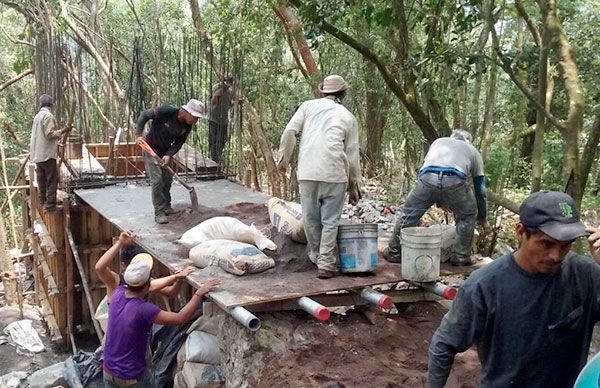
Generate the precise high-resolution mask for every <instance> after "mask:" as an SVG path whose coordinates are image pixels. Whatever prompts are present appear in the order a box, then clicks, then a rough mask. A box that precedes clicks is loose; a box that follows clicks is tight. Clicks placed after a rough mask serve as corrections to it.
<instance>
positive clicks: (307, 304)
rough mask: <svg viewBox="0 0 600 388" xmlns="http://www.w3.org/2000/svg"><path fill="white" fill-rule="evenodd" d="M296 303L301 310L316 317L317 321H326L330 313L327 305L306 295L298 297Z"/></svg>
mask: <svg viewBox="0 0 600 388" xmlns="http://www.w3.org/2000/svg"><path fill="white" fill-rule="evenodd" d="M297 303H298V306H300V308H301V309H302V310H304V311H306V312H307V313H309V314H310V315H312V316H313V317H315V318H317V319H318V320H319V321H326V320H328V319H329V316H330V315H331V312H330V311H329V309H328V308H327V307H325V306H323V305H322V304H320V303H317V302H315V301H314V300H312V299H310V298H308V297H306V296H303V297H302V298H300V299H298V300H297Z"/></svg>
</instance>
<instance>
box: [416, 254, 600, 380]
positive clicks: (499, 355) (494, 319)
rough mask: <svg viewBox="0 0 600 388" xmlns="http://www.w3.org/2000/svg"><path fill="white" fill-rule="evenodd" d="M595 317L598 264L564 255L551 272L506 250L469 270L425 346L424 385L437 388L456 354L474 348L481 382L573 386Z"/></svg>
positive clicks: (598, 315)
mask: <svg viewBox="0 0 600 388" xmlns="http://www.w3.org/2000/svg"><path fill="white" fill-rule="evenodd" d="M598 320H600V266H599V265H598V264H596V263H595V262H594V260H593V259H591V258H590V257H587V256H580V255H577V254H575V253H573V252H570V253H569V254H568V255H567V257H566V258H565V260H564V261H563V263H562V265H561V268H560V270H559V272H557V273H556V274H554V275H551V276H544V275H533V274H530V273H527V272H525V271H524V270H522V269H521V268H520V267H519V266H518V265H517V264H516V262H515V260H514V258H513V256H512V254H509V255H505V256H503V257H501V258H499V259H497V260H495V261H494V262H493V263H491V264H489V265H488V266H486V267H484V268H482V269H480V270H477V271H475V272H474V273H473V274H472V275H471V276H470V277H469V278H468V279H467V280H466V281H465V283H464V285H463V286H462V287H461V288H460V290H459V292H458V295H457V297H456V299H455V300H454V303H453V305H452V308H451V309H450V311H449V312H448V313H447V314H446V315H445V316H444V318H443V319H442V323H441V325H440V327H439V328H438V329H437V331H436V332H435V334H434V335H433V338H432V340H431V345H430V346H429V370H428V378H427V380H428V383H429V385H430V386H431V387H443V386H444V384H445V383H446V379H447V378H448V374H449V373H450V369H451V367H452V363H453V361H454V356H455V354H456V353H459V352H464V351H465V350H467V349H468V348H469V347H470V346H471V345H472V344H476V345H477V352H478V354H479V359H480V361H481V367H482V370H481V381H480V386H481V387H528V388H530V387H546V388H548V387H572V386H573V384H574V382H575V379H576V378H577V375H578V373H579V371H580V370H581V368H582V367H583V366H584V365H585V363H586V360H587V356H588V350H589V346H590V340H591V335H592V330H593V328H594V324H595V323H596V322H597V321H598Z"/></svg>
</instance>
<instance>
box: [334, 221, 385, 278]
mask: <svg viewBox="0 0 600 388" xmlns="http://www.w3.org/2000/svg"><path fill="white" fill-rule="evenodd" d="M338 245H339V248H340V266H341V270H342V272H344V273H352V272H371V271H374V270H375V268H377V224H352V225H340V226H339V228H338Z"/></svg>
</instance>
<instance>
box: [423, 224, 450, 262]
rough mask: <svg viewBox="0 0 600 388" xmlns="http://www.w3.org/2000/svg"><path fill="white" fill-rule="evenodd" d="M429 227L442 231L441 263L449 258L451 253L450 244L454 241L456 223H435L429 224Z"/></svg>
mask: <svg viewBox="0 0 600 388" xmlns="http://www.w3.org/2000/svg"><path fill="white" fill-rule="evenodd" d="M429 229H433V230H436V229H437V230H439V231H440V232H441V233H442V252H441V256H440V260H441V261H442V263H445V262H447V261H448V260H450V256H451V254H452V246H453V245H454V242H455V241H456V225H448V224H436V225H431V226H430V227H429Z"/></svg>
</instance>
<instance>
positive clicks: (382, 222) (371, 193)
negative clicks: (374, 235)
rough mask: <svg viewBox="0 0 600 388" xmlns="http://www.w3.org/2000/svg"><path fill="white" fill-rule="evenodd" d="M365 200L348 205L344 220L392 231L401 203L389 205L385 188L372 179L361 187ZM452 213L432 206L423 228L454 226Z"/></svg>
mask: <svg viewBox="0 0 600 388" xmlns="http://www.w3.org/2000/svg"><path fill="white" fill-rule="evenodd" d="M361 193H362V196H363V198H362V199H361V200H360V201H359V202H358V203H357V204H356V205H355V206H353V205H350V204H346V205H344V210H343V211H342V220H344V222H348V223H352V224H379V230H383V231H392V230H393V229H394V224H395V223H396V214H397V213H398V212H400V210H402V206H403V205H404V202H403V201H404V199H402V202H401V203H389V201H388V199H387V193H386V191H385V188H384V187H383V186H382V185H381V184H380V183H379V182H378V181H376V180H374V179H371V180H369V181H367V182H366V183H365V184H364V185H363V186H362V187H361ZM453 223H454V217H453V216H452V212H451V211H449V210H445V209H442V208H438V207H435V206H432V207H431V208H430V209H429V210H428V211H427V212H426V213H425V215H424V216H423V218H422V219H421V223H420V224H421V225H422V226H429V225H434V224H453Z"/></svg>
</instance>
